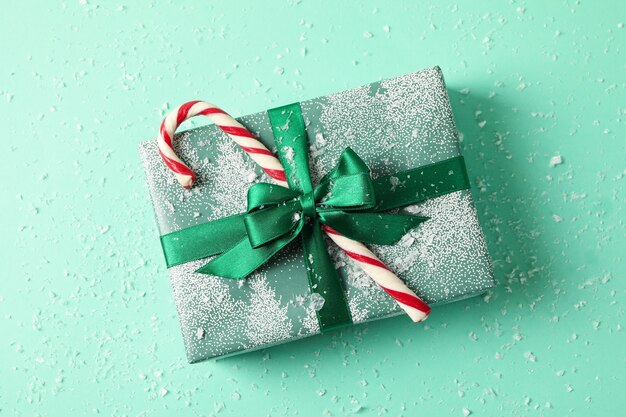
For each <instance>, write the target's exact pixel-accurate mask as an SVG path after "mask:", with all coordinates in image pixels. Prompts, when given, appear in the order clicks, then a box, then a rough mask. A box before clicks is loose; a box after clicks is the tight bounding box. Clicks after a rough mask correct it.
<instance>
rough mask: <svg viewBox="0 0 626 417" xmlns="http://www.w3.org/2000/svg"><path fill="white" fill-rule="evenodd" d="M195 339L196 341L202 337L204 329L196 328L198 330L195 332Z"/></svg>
mask: <svg viewBox="0 0 626 417" xmlns="http://www.w3.org/2000/svg"><path fill="white" fill-rule="evenodd" d="M196 337H197V338H198V340H200V339H202V338H203V337H204V329H203V328H202V327H198V330H196Z"/></svg>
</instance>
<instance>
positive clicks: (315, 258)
mask: <svg viewBox="0 0 626 417" xmlns="http://www.w3.org/2000/svg"><path fill="white" fill-rule="evenodd" d="M268 115H269V119H270V123H271V125H272V130H273V133H274V140H275V143H276V146H277V150H278V156H279V159H280V160H281V162H282V164H283V166H284V168H285V174H286V178H287V182H288V184H289V188H285V187H281V186H278V185H274V184H268V183H257V184H254V185H253V186H252V187H250V189H249V190H248V211H247V213H242V214H238V215H235V216H230V217H226V218H223V219H219V220H215V221H212V222H209V223H204V224H201V225H197V226H193V227H190V228H187V229H183V230H181V231H178V232H173V233H170V234H167V235H164V236H162V237H161V242H162V245H163V250H164V253H165V257H166V262H167V264H168V267H169V266H173V265H178V264H181V263H185V262H189V261H192V260H196V259H201V258H204V257H207V256H212V255H219V256H217V257H216V258H214V259H213V260H211V261H210V262H209V263H207V264H206V265H204V266H202V267H201V268H200V269H198V270H197V271H196V272H199V273H203V274H208V275H216V276H220V277H224V278H233V279H243V278H245V277H247V276H248V275H249V274H251V273H252V272H253V271H254V270H256V269H257V268H258V267H260V266H261V265H263V264H264V263H265V262H267V261H268V260H269V259H270V258H272V257H273V256H274V255H275V254H276V253H278V252H279V251H280V250H281V249H283V248H284V247H285V246H286V245H288V244H289V243H291V242H292V241H293V240H294V239H296V237H298V236H301V238H302V247H303V251H304V261H305V264H306V271H307V276H308V280H309V286H310V288H311V291H312V292H315V293H317V294H319V295H321V296H322V297H323V298H324V300H325V302H324V304H323V306H322V308H321V309H320V310H318V311H317V312H316V313H317V317H318V321H319V323H320V328H321V330H322V331H326V330H329V329H332V328H337V327H340V326H344V325H347V324H350V323H352V319H351V317H350V312H349V309H348V306H347V303H346V300H345V296H344V291H343V289H342V287H341V282H340V279H339V275H338V272H337V270H336V269H335V267H334V264H333V262H332V260H331V258H330V255H329V254H328V248H327V246H326V241H325V240H324V237H323V235H322V230H321V225H322V224H324V225H327V226H329V227H331V228H333V229H335V230H336V231H338V232H339V233H341V234H342V235H344V236H346V237H348V238H350V239H354V240H357V241H360V242H364V243H373V244H379V245H393V244H395V243H397V242H398V240H400V239H401V238H402V236H404V235H405V234H406V233H407V232H408V231H409V230H411V229H413V228H415V227H417V226H418V225H419V224H420V223H422V222H424V221H425V220H427V218H426V217H421V216H412V215H406V214H390V213H382V211H387V210H390V209H393V208H398V207H402V206H406V205H408V204H413V203H415V202H418V201H422V200H425V199H427V198H432V197H434V196H438V195H442V194H446V193H449V192H452V191H457V190H460V189H464V188H468V187H469V182H468V181H467V174H466V173H465V167H464V164H463V160H462V158H461V157H457V158H451V159H448V160H445V161H442V162H440V163H437V164H432V165H428V166H426V167H420V168H415V169H413V170H407V171H403V172H400V173H397V174H394V175H388V176H383V177H379V178H377V179H376V180H372V178H371V176H370V171H369V168H368V167H367V165H366V164H365V163H364V162H363V161H362V160H361V158H359V156H358V155H357V154H356V153H355V152H354V151H353V150H352V149H350V148H346V149H345V150H344V151H343V153H342V154H341V156H340V158H339V161H338V162H337V165H336V166H335V167H334V168H333V169H332V170H331V171H330V172H329V173H328V174H326V175H325V176H324V177H323V178H322V180H321V181H320V183H319V184H318V185H317V186H316V187H315V188H313V185H312V181H311V177H310V172H309V163H308V153H307V148H308V141H307V138H306V130H305V126H304V121H303V119H302V113H301V108H300V105H299V103H295V104H291V105H287V106H283V107H279V108H275V109H272V110H269V111H268Z"/></svg>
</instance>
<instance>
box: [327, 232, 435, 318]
mask: <svg viewBox="0 0 626 417" xmlns="http://www.w3.org/2000/svg"><path fill="white" fill-rule="evenodd" d="M322 229H323V230H324V231H325V232H326V234H327V235H328V237H330V238H331V239H332V241H333V242H335V244H336V245H337V246H339V248H340V249H341V250H342V251H344V253H345V254H346V255H348V257H349V258H350V259H352V260H353V261H354V262H356V264H357V265H358V266H360V267H361V269H362V270H363V272H365V273H366V274H367V275H369V277H370V278H372V279H373V280H374V282H376V283H377V284H378V286H379V287H381V288H382V289H383V290H385V292H386V293H387V294H389V295H390V296H391V298H393V299H394V300H396V302H397V303H398V305H399V306H400V307H402V309H403V310H404V311H405V312H406V314H408V315H409V317H411V320H413V321H414V322H419V321H423V320H425V319H426V317H428V315H429V314H430V307H428V305H427V304H426V303H425V302H423V301H422V300H421V299H420V298H419V297H418V296H417V295H415V293H414V292H413V291H412V290H411V289H410V288H409V287H407V286H406V285H405V284H404V282H403V281H402V280H401V279H400V278H398V276H397V275H396V274H394V273H393V272H391V270H390V269H389V268H387V265H385V264H384V263H382V261H381V260H380V259H378V258H377V257H376V255H374V254H373V253H372V251H370V250H369V249H368V248H367V246H365V245H364V244H362V243H361V242H358V241H356V240H352V239H350V238H347V237H345V236H343V235H341V234H340V233H339V232H337V231H336V230H334V229H333V228H331V227H329V226H326V225H322Z"/></svg>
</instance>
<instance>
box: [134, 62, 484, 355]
mask: <svg viewBox="0 0 626 417" xmlns="http://www.w3.org/2000/svg"><path fill="white" fill-rule="evenodd" d="M297 109H298V111H299V112H301V121H302V123H303V127H302V129H303V130H304V131H305V132H306V138H304V139H305V140H306V143H307V145H306V152H307V155H306V156H305V159H308V164H309V171H310V178H311V180H312V183H313V184H320V183H321V182H324V181H328V179H327V178H328V177H325V175H326V174H327V173H329V172H334V173H336V172H337V169H341V164H342V163H343V162H345V161H344V157H346V154H349V155H347V156H352V155H354V158H355V160H356V161H360V162H356V163H355V164H356V165H359V164H361V162H362V163H364V164H365V165H366V166H367V169H368V170H369V172H370V174H369V175H368V176H367V178H366V179H368V178H371V183H372V184H373V187H374V188H373V189H374V190H376V189H377V188H376V187H379V188H380V187H384V188H385V190H384V193H383V194H384V195H385V196H386V197H385V199H384V201H381V200H383V199H381V198H379V197H376V198H377V200H375V201H374V202H373V203H372V204H369V205H366V206H364V207H365V208H364V209H363V210H362V211H363V212H364V214H365V216H368V215H370V214H371V213H381V216H382V215H388V216H389V217H385V219H387V218H389V219H392V217H393V216H396V215H398V216H401V218H402V219H404V218H406V217H407V216H409V215H410V216H419V218H420V219H421V221H420V222H419V225H418V226H417V227H411V228H407V229H406V230H404V231H405V232H406V233H404V232H403V233H401V236H399V239H397V241H396V242H395V243H393V244H389V242H385V243H384V244H376V243H375V242H377V237H376V234H378V232H376V233H372V239H373V242H374V243H372V244H369V245H368V247H369V249H370V250H371V251H372V252H373V253H374V254H375V255H376V256H377V257H378V259H380V261H382V262H383V263H384V264H385V265H386V267H387V268H388V269H389V270H391V271H393V272H394V273H395V274H397V275H398V276H399V277H400V279H401V280H402V281H403V282H404V283H405V284H406V285H407V286H408V287H409V288H410V289H411V290H413V291H414V292H415V293H416V294H417V295H419V297H420V298H421V299H422V300H424V301H425V302H427V303H429V304H431V305H438V304H443V303H448V302H452V301H456V300H460V299H464V298H467V297H471V296H475V295H478V294H481V293H483V292H485V291H486V290H487V289H489V288H491V287H493V286H494V285H495V280H494V278H493V275H492V268H491V263H490V259H489V256H488V253H487V250H486V246H485V242H484V237H483V234H482V231H481V228H480V224H479V222H478V219H477V216H476V211H475V208H474V204H473V201H472V196H471V192H470V190H469V182H468V180H467V174H466V172H465V168H464V165H463V160H462V157H461V156H460V153H459V143H458V136H457V132H456V129H455V125H454V119H453V115H452V111H451V108H450V103H449V100H448V96H447V91H446V87H445V83H444V80H443V75H442V73H441V70H440V69H439V68H438V67H435V68H430V69H425V70H422V71H419V72H416V73H411V74H408V75H404V76H401V77H397V78H393V79H388V80H383V81H380V82H374V83H372V84H368V85H364V86H362V87H358V88H355V89H351V90H347V91H343V92H340V93H337V94H332V95H329V96H325V97H320V98H316V99H312V100H307V101H303V102H301V103H298V104H297ZM281 114H282V115H284V114H285V110H284V109H283V110H281V111H280V112H276V111H275V112H274V113H273V115H274V116H272V113H271V112H259V113H255V114H252V115H248V116H243V117H240V118H238V119H237V120H238V121H239V122H240V123H241V124H242V125H243V126H245V127H246V128H247V129H248V130H249V131H250V132H252V133H253V134H254V136H256V137H257V138H258V139H259V140H260V141H261V142H262V143H263V144H264V145H265V146H266V147H267V148H268V149H269V150H271V151H273V152H276V151H280V150H281V149H280V148H281V146H280V144H279V146H277V144H276V140H277V132H280V129H291V127H290V126H289V123H290V119H288V118H287V119H285V120H286V122H285V120H283V121H282V122H280V124H281V125H282V123H283V122H285V126H277V122H276V121H275V120H272V117H274V118H276V117H278V118H280V115H281ZM173 142H174V146H175V148H176V152H177V153H178V155H179V156H180V157H181V159H182V160H183V161H185V163H186V164H187V165H188V166H189V167H190V168H191V169H192V170H193V171H194V172H195V174H196V178H195V184H194V186H193V187H191V188H190V189H185V188H183V187H181V186H180V184H179V183H178V182H177V181H176V178H175V177H174V175H172V172H171V171H170V170H169V169H168V167H167V166H166V164H165V163H164V162H163V160H162V158H161V156H160V155H159V151H158V148H157V141H155V140H150V141H146V142H142V143H141V144H140V145H139V150H140V154H141V158H142V161H143V165H144V168H145V172H146V177H147V183H148V188H149V191H150V197H151V199H152V203H153V205H154V209H155V213H156V219H157V224H158V229H159V233H160V235H161V240H162V242H163V245H164V250H166V259H167V260H168V266H169V268H168V273H169V277H170V281H171V285H172V288H173V293H174V300H175V303H176V306H177V310H178V314H179V317H180V323H181V328H182V334H183V340H184V344H185V347H186V352H187V357H188V359H189V362H191V363H194V362H198V361H202V360H205V359H208V358H214V357H221V356H226V355H231V354H236V353H242V352H246V351H251V350H256V349H260V348H265V347H268V346H271V345H275V344H280V343H285V342H288V341H292V340H295V339H299V338H303V337H307V336H312V335H315V334H319V333H320V332H322V331H330V330H331V329H332V328H334V327H341V326H325V323H324V321H323V317H322V316H323V314H322V312H324V311H325V309H331V310H332V309H333V308H334V307H335V306H336V305H337V304H342V303H345V308H344V310H346V311H345V314H344V316H345V317H346V319H345V320H343V323H344V324H346V323H347V324H357V323H363V322H368V321H372V320H377V319H381V318H387V317H390V316H395V315H399V314H403V310H402V309H401V308H400V306H399V305H398V303H397V302H396V301H395V300H394V299H393V298H392V297H390V296H389V293H388V292H386V291H383V289H382V288H381V286H379V285H378V284H376V282H374V281H373V280H372V279H371V278H370V276H368V274H367V273H366V272H365V271H364V270H363V269H362V268H359V267H358V265H357V263H355V262H353V259H350V257H349V256H348V255H347V252H345V251H342V250H340V249H339V248H338V247H337V246H336V245H334V244H333V242H331V241H330V240H329V239H328V237H324V238H323V239H324V242H323V243H325V246H326V247H325V249H327V251H328V253H329V256H330V259H331V261H332V269H334V270H333V271H331V272H332V273H335V271H336V273H337V275H338V281H339V284H340V286H338V287H337V288H339V290H340V291H341V292H342V294H341V297H339V298H341V299H338V298H337V295H336V294H335V295H334V296H332V297H330V296H326V292H324V291H326V290H324V291H320V290H319V287H318V284H320V283H321V284H322V287H323V284H324V282H325V281H324V278H323V277H322V278H319V277H318V281H315V280H314V279H312V278H311V276H315V277H316V276H317V275H316V273H312V271H311V269H312V267H311V266H310V265H309V264H308V263H307V259H308V260H310V261H311V263H313V258H314V257H313V255H311V254H310V253H308V252H307V253H304V252H303V245H302V243H300V237H294V238H293V240H292V241H290V243H287V244H285V245H284V247H281V250H280V251H277V253H276V254H275V255H274V256H273V257H271V259H269V260H267V261H266V262H264V263H263V264H262V265H261V266H259V267H256V268H255V269H254V270H253V271H250V272H251V273H250V275H249V276H247V277H246V278H245V279H232V277H224V276H223V274H219V276H218V274H211V273H209V274H207V273H206V271H205V273H202V272H199V271H202V270H203V268H204V266H205V265H207V264H208V263H209V262H210V261H212V260H214V259H216V256H217V257H219V256H220V255H215V254H213V253H212V254H211V256H206V257H200V258H198V256H195V257H193V256H192V257H191V258H189V259H191V260H189V261H186V258H184V257H183V258H181V259H182V260H181V259H179V261H178V262H174V261H172V260H171V259H172V255H171V253H168V250H171V248H170V247H169V246H170V245H172V244H178V242H179V238H178V237H179V236H182V235H185V236H186V238H189V239H191V237H189V233H187V232H189V231H194V230H202V227H204V226H206V225H208V224H212V225H216V224H217V223H218V221H220V220H221V219H225V218H232V216H236V215H239V214H240V213H246V210H247V209H250V202H249V201H247V199H249V198H251V197H250V194H249V191H250V189H251V188H253V187H256V188H262V187H261V186H260V185H259V184H260V183H269V182H271V178H270V177H269V176H268V175H267V172H266V171H264V170H263V169H261V168H260V167H259V166H258V165H257V164H255V163H254V161H253V160H252V159H251V158H250V157H249V155H247V154H246V153H245V152H243V151H242V149H241V148H240V147H239V146H238V145H237V144H236V143H235V142H233V141H232V140H231V139H230V138H229V136H228V135H227V134H226V133H225V132H224V131H223V130H221V129H220V128H218V127H217V126H215V125H208V126H203V127H199V128H194V129H190V130H187V131H185V132H182V133H178V134H176V136H175V138H174V141H173ZM346 150H348V151H346ZM289 151H290V149H287V150H286V151H285V152H284V154H285V155H286V156H285V155H283V157H282V160H284V161H287V160H288V157H289V156H290V155H289ZM338 161H339V162H338ZM451 164H452V165H451ZM359 166H360V165H359ZM337 167H339V168H337ZM451 167H454V169H453V168H451ZM287 171H289V170H287ZM350 175H352V174H350ZM350 175H348V177H350V178H352V177H354V175H352V176H350ZM331 177H333V175H331ZM333 178H334V177H333ZM359 178H362V176H361V177H359ZM368 181H369V179H368ZM416 181H417V182H416ZM331 182H332V185H333V186H336V184H335V182H339V181H336V180H332V181H331ZM337 187H338V186H337ZM351 187H353V186H352V185H350V187H348V188H347V189H349V190H352V188H351ZM416 187H417V188H419V189H418V190H417V191H416V189H417V188H416ZM333 192H335V193H338V191H337V190H335V191H333ZM333 192H328V193H327V195H326V197H324V198H325V199H326V200H324V198H322V199H321V200H323V201H316V203H315V204H317V206H318V207H321V209H320V210H322V211H323V210H324V207H326V206H325V205H324V204H325V202H328V200H327V199H328V198H329V196H331V198H332V197H335V196H334V195H332V194H333ZM346 192H349V191H346ZM420 193H423V195H420ZM252 194H254V193H252ZM369 194H371V193H369V192H367V193H365V195H366V196H369ZM374 194H379V193H378V192H375V193H374ZM396 198H397V199H399V200H402V201H404V203H401V204H400V203H398V204H392V203H393V202H391V203H390V200H394V199H396ZM286 201H292V200H286ZM407 201H408V202H409V203H410V204H406V202H407ZM286 204H287V203H284V202H283V203H281V204H277V207H278V206H280V207H283V206H285V205H286ZM303 204H304V203H303ZM297 207H300V206H297ZM303 207H304V206H303ZM263 209H265V205H264V204H259V205H257V207H255V208H254V209H253V210H251V211H250V212H258V211H259V210H261V211H263ZM302 210H306V209H304V208H303V209H302ZM302 210H301V211H302ZM348 212H349V211H348ZM299 213H300V212H296V213H295V214H294V219H295V220H293V221H294V224H296V223H297V222H298V221H300V220H299V218H300V214H299ZM350 213H351V212H349V214H350ZM368 213H370V214H368ZM344 214H345V213H344ZM319 216H320V215H319V214H318V217H319ZM321 216H322V217H323V214H322V215H321ZM357 216H358V213H357ZM402 216H404V217H402ZM314 217H315V215H313V218H314ZM382 218H383V217H381V219H382ZM356 223H357V224H358V222H356ZM298 224H300V223H298ZM301 224H303V225H305V226H304V227H307V226H306V225H307V223H306V222H302V223H301ZM246 227H247V228H248V229H247V230H248V233H250V227H251V226H250V227H249V224H248V223H246ZM372 227H373V228H374V229H375V228H376V227H379V225H376V224H373V225H372ZM348 229H349V228H346V229H345V230H348ZM340 231H341V232H343V230H340ZM265 232H266V230H265V229H263V228H261V230H260V231H259V233H260V234H263V233H265ZM366 232H367V231H358V232H357V235H358V236H361V235H360V234H358V233H366ZM233 233H234V232H232V231H225V232H223V233H222V234H220V235H216V236H218V238H215V237H213V238H210V239H209V240H211V241H210V242H207V243H208V244H213V243H215V242H218V243H220V242H221V241H222V240H223V241H224V242H226V241H229V240H232V239H234V238H233V236H234V235H232V234H233ZM207 239H208V238H207ZM303 239H304V238H303ZM266 240H267V241H270V239H266ZM275 240H276V239H274V240H271V242H270V244H274V242H275ZM224 245H226V246H228V245H230V246H232V244H226V243H224ZM230 246H229V247H230ZM252 246H254V245H253V244H252ZM304 251H305V252H306V245H305V248H304ZM200 256H201V255H200ZM316 256H317V254H316ZM195 258H198V259H195ZM231 259H234V260H235V261H234V262H232V261H231V262H230V263H231V264H232V265H228V263H226V264H227V265H226V267H230V266H232V267H233V268H237V267H239V264H240V263H239V260H238V258H236V257H231ZM307 277H308V278H307ZM239 278H241V277H239ZM314 281H315V282H314ZM434 311H435V314H436V309H435V310H434ZM346 320H347V321H346Z"/></svg>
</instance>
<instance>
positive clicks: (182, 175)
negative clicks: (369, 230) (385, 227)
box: [157, 101, 430, 322]
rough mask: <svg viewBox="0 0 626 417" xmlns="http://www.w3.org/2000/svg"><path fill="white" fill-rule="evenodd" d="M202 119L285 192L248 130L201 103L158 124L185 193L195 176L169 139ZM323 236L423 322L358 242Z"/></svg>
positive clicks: (280, 174)
mask: <svg viewBox="0 0 626 417" xmlns="http://www.w3.org/2000/svg"><path fill="white" fill-rule="evenodd" d="M198 115H203V116H207V117H209V118H210V119H211V120H212V121H213V122H214V123H215V124H216V125H217V126H218V127H219V128H220V129H222V131H224V133H226V134H227V135H228V136H230V137H231V138H232V139H233V140H234V141H235V142H236V143H237V144H238V145H239V146H240V147H241V148H242V149H243V150H244V151H245V152H246V153H247V154H248V155H250V157H251V158H252V159H253V160H254V162H256V163H257V164H258V165H259V166H260V167H261V168H262V169H263V170H264V171H265V172H266V173H267V175H269V176H270V177H271V178H272V179H273V180H274V182H275V183H276V184H278V185H281V186H283V187H286V188H289V185H288V184H287V182H286V178H285V170H284V168H283V166H282V164H281V163H280V161H279V160H278V158H276V157H275V156H274V154H272V152H270V151H269V149H267V148H266V147H265V145H263V144H262V143H261V142H260V141H259V140H258V139H257V138H256V137H255V136H254V135H253V134H252V133H250V131H249V130H248V129H246V128H245V127H243V125H241V124H240V123H239V122H237V121H236V120H235V119H233V118H232V117H231V116H230V115H229V114H228V113H226V112H225V111H224V110H222V109H220V108H219V107H217V106H214V105H213V104H209V103H206V102H203V101H190V102H188V103H185V104H183V105H182V106H180V107H178V108H176V109H174V110H172V111H171V112H170V113H169V114H168V115H167V116H166V117H165V119H164V120H163V123H161V129H160V130H159V138H158V141H157V142H158V148H159V153H160V154H161V157H162V158H163V161H165V164H166V165H167V166H168V168H169V169H170V170H172V172H173V173H174V175H176V179H178V182H180V184H181V185H182V186H183V187H185V188H187V189H189V188H191V186H192V185H193V183H194V181H195V179H196V175H195V174H194V173H193V171H192V170H191V169H190V168H189V167H188V166H187V165H186V164H185V163H184V162H183V161H182V160H181V159H180V158H179V157H178V156H177V155H176V153H175V152H174V149H173V148H172V138H173V137H174V132H175V131H176V128H178V126H180V124H181V123H182V122H184V121H185V120H187V119H189V118H191V117H194V116H198ZM322 228H323V230H324V232H326V234H327V235H328V237H330V239H331V240H332V241H333V242H335V244H336V245H337V246H339V248H340V249H341V250H343V251H344V253H345V254H346V255H347V256H348V257H349V258H350V259H352V260H353V261H354V262H355V263H356V264H357V265H358V266H359V267H360V268H361V269H362V270H363V271H364V272H365V273H366V274H367V275H368V276H369V277H370V278H372V279H373V280H374V282H376V284H378V285H379V286H380V287H381V288H382V289H383V290H384V291H385V292H386V293H387V294H389V295H390V296H391V297H392V298H393V299H394V300H395V301H396V302H397V303H398V305H399V306H400V307H401V308H402V309H403V310H404V311H405V312H406V313H407V314H408V316H409V317H410V318H411V320H413V321H414V322H419V321H422V320H425V319H426V318H427V317H428V315H429V314H430V307H428V305H427V304H426V303H424V302H423V301H422V300H421V299H420V298H419V297H418V296H417V295H416V294H415V293H414V292H413V291H412V290H411V289H410V288H409V287H407V286H406V285H405V284H404V282H403V281H402V280H401V279H400V278H398V276H397V275H396V274H394V273H393V272H392V271H391V270H390V269H389V268H388V267H387V266H386V265H385V264H384V263H383V262H382V261H381V260H380V259H378V258H377V257H376V255H374V254H373V253H372V252H371V251H370V250H369V249H368V248H367V246H365V245H364V244H363V243H361V242H357V241H356V240H352V239H349V238H347V237H345V236H343V235H341V234H339V233H338V232H337V231H336V230H333V229H332V228H330V227H328V226H325V225H324V226H323V227H322Z"/></svg>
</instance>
